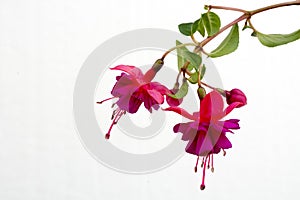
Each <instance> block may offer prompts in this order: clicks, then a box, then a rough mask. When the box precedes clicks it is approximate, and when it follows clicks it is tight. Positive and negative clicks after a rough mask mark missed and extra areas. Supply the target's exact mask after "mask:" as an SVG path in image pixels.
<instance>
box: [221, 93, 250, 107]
mask: <svg viewBox="0 0 300 200" xmlns="http://www.w3.org/2000/svg"><path fill="white" fill-rule="evenodd" d="M225 92H226V101H227V104H228V105H230V104H232V103H235V102H239V103H240V105H238V106H237V108H239V107H242V106H244V105H246V104H247V97H246V95H245V94H244V93H243V92H242V91H241V90H239V89H232V90H231V91H225Z"/></svg>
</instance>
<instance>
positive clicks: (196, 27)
mask: <svg viewBox="0 0 300 200" xmlns="http://www.w3.org/2000/svg"><path fill="white" fill-rule="evenodd" d="M193 30H195V31H198V32H199V33H200V34H201V35H202V37H204V36H205V28H204V24H203V20H202V18H200V19H198V20H196V21H195V22H194V24H193Z"/></svg>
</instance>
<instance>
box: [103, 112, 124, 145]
mask: <svg viewBox="0 0 300 200" xmlns="http://www.w3.org/2000/svg"><path fill="white" fill-rule="evenodd" d="M120 112H122V110H120V109H117V110H116V115H115V118H114V120H113V122H112V123H111V125H110V127H109V129H108V132H107V133H106V134H105V139H107V140H108V139H109V137H110V132H111V129H112V127H113V126H114V125H115V124H117V121H116V120H117V119H118V120H119V118H118V117H119V114H120Z"/></svg>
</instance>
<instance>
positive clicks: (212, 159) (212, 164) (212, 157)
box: [211, 154, 215, 173]
mask: <svg viewBox="0 0 300 200" xmlns="http://www.w3.org/2000/svg"><path fill="white" fill-rule="evenodd" d="M214 171H215V168H214V154H211V172H212V173H214Z"/></svg>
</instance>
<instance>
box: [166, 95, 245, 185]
mask: <svg viewBox="0 0 300 200" xmlns="http://www.w3.org/2000/svg"><path fill="white" fill-rule="evenodd" d="M240 105H241V103H240V102H234V103H232V104H230V105H229V106H228V107H227V108H225V109H224V102H223V99H222V96H221V95H220V94H219V92H217V91H212V92H210V93H208V94H207V95H206V96H205V97H204V98H203V100H202V101H201V103H200V112H195V113H193V115H191V114H189V113H188V112H187V111H185V110H184V109H182V108H179V107H169V108H167V109H164V110H167V111H173V112H176V113H178V114H180V115H182V116H184V117H186V118H188V119H190V120H192V121H191V122H187V123H179V124H176V125H175V126H174V128H173V130H174V132H175V133H177V132H181V133H182V140H184V141H188V144H187V147H186V152H188V153H190V154H194V155H197V156H198V158H197V163H196V166H195V171H197V165H198V161H199V157H200V156H201V157H203V160H202V165H201V166H202V167H203V176H202V183H201V187H200V189H201V190H203V189H204V188H205V184H204V180H205V169H206V167H207V168H210V167H211V169H212V171H214V166H213V154H218V153H219V152H220V151H221V150H223V152H224V154H225V149H229V148H231V147H232V144H231V142H230V141H229V139H228V138H227V137H226V133H227V132H230V133H233V132H232V129H239V128H240V127H239V124H238V122H239V120H238V119H229V120H222V119H223V118H224V117H225V116H226V115H228V114H229V113H230V112H231V111H232V110H233V109H234V108H237V107H238V106H240Z"/></svg>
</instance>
